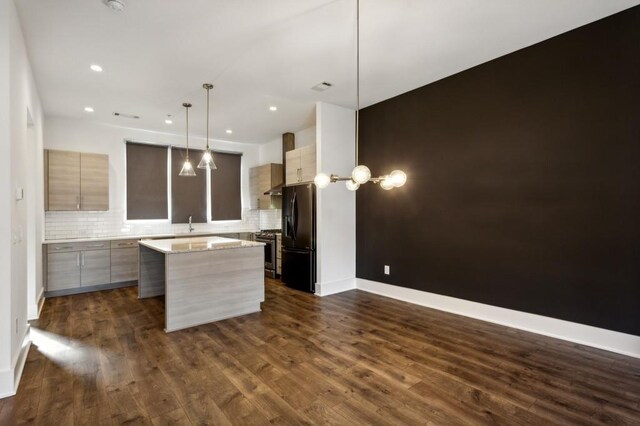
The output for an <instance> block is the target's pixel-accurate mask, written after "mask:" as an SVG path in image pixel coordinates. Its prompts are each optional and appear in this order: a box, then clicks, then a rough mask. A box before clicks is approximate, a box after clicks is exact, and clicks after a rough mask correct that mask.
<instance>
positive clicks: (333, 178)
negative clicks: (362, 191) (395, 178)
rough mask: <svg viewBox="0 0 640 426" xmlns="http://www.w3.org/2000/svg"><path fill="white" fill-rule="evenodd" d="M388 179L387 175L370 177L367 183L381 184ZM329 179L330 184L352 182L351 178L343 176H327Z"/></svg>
mask: <svg viewBox="0 0 640 426" xmlns="http://www.w3.org/2000/svg"><path fill="white" fill-rule="evenodd" d="M388 177H389V176H388V175H384V176H378V177H372V178H370V179H369V182H372V183H378V182H381V181H383V180H385V179H386V178H388ZM329 178H330V179H331V183H336V182H344V181H347V180H353V178H352V177H351V176H349V177H344V176H338V175H331V176H329Z"/></svg>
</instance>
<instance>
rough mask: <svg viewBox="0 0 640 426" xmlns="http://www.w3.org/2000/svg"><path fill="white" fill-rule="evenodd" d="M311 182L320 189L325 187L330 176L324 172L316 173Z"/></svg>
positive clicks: (329, 180) (329, 181)
mask: <svg viewBox="0 0 640 426" xmlns="http://www.w3.org/2000/svg"><path fill="white" fill-rule="evenodd" d="M313 183H315V184H316V186H317V187H318V188H320V189H322V188H326V187H327V186H329V184H330V183H331V177H329V175H328V174H326V173H318V174H317V175H316V177H315V178H313Z"/></svg>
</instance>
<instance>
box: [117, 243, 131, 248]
mask: <svg viewBox="0 0 640 426" xmlns="http://www.w3.org/2000/svg"><path fill="white" fill-rule="evenodd" d="M132 245H133V243H118V247H122V246H132Z"/></svg>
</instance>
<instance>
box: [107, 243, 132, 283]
mask: <svg viewBox="0 0 640 426" xmlns="http://www.w3.org/2000/svg"><path fill="white" fill-rule="evenodd" d="M137 279H138V244H137V243H136V245H135V246H134V247H125V248H112V249H111V282H112V283H120V282H125V281H135V280H137Z"/></svg>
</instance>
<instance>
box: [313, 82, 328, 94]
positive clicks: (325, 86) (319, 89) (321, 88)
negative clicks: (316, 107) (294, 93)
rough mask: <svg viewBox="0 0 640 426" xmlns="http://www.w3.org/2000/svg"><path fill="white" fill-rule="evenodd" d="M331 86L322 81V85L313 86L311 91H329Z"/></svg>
mask: <svg viewBox="0 0 640 426" xmlns="http://www.w3.org/2000/svg"><path fill="white" fill-rule="evenodd" d="M331 86H333V84H331V83H327V82H326V81H323V82H322V83H318V84H316V85H315V86H313V87H312V88H311V90H315V91H316V92H324V91H325V90H327V89H329V88H330V87H331Z"/></svg>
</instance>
